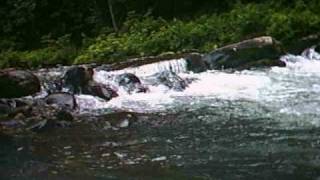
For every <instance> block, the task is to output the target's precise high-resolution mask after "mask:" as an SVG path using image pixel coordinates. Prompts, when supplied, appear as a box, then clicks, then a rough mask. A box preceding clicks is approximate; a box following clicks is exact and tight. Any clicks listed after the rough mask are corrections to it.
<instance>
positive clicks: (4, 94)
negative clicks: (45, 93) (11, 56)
mask: <svg viewBox="0 0 320 180" xmlns="http://www.w3.org/2000/svg"><path fill="white" fill-rule="evenodd" d="M40 89H41V86H40V81H39V79H38V78H37V76H35V75H34V74H32V73H31V72H29V71H23V70H15V69H7V70H0V98H20V97H24V96H29V95H33V94H35V93H37V92H39V91H40Z"/></svg>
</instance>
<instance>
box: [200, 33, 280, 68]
mask: <svg viewBox="0 0 320 180" xmlns="http://www.w3.org/2000/svg"><path fill="white" fill-rule="evenodd" d="M283 54H284V52H283V50H282V47H281V45H280V43H279V42H278V41H276V40H274V39H273V38H272V37H269V36H263V37H257V38H254V39H249V40H245V41H242V42H239V43H236V44H231V45H228V46H225V47H222V48H219V49H217V50H215V51H213V52H211V53H210V54H208V55H206V56H205V57H204V58H203V61H204V63H206V64H207V66H208V67H209V69H228V68H232V69H238V70H242V69H250V68H256V67H270V66H285V63H284V62H282V61H280V56H281V55H283Z"/></svg>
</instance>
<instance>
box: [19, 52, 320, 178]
mask: <svg viewBox="0 0 320 180" xmlns="http://www.w3.org/2000/svg"><path fill="white" fill-rule="evenodd" d="M281 60H282V61H285V62H286V65H287V66H286V67H272V68H266V69H256V70H244V71H236V72H234V71H233V72H230V71H218V70H210V71H206V72H202V73H192V72H190V71H188V69H187V64H186V61H185V60H184V59H177V60H172V61H165V62H160V63H155V64H149V65H144V66H140V67H135V68H127V69H123V70H119V71H104V70H99V69H96V70H95V73H94V74H95V75H94V80H95V81H97V82H100V83H105V84H107V83H110V81H109V79H110V75H113V74H121V73H124V72H130V73H133V74H135V75H136V76H138V77H139V78H140V79H141V81H142V83H143V84H145V85H146V86H148V88H149V92H147V93H137V94H128V93H126V92H125V91H122V90H121V89H119V97H117V98H114V99H112V100H111V101H108V102H107V101H104V100H102V99H99V98H96V97H93V96H89V95H78V96H77V97H76V98H77V101H78V103H79V105H80V113H81V114H83V116H103V115H106V118H107V119H113V117H112V116H111V117H109V116H107V114H108V113H109V112H111V111H112V110H114V111H117V112H130V113H133V114H134V116H135V118H136V123H132V124H131V125H130V126H129V128H128V129H125V130H121V129H120V130H110V129H108V128H107V129H106V128H104V130H101V129H103V128H99V127H101V126H102V125H101V124H102V122H101V121H97V122H96V121H95V122H92V123H91V125H90V126H89V125H88V126H85V127H86V128H85V127H83V125H82V126H79V127H76V128H75V131H77V133H70V132H72V130H63V131H62V132H56V133H55V135H57V136H56V137H58V138H56V139H55V138H48V139H47V140H46V142H43V141H41V140H39V141H36V142H33V143H31V144H32V145H33V146H40V145H41V146H42V148H43V149H45V150H43V149H42V150H43V151H41V150H39V151H40V152H39V153H40V154H41V153H42V155H44V157H50V158H47V160H43V159H41V158H37V155H34V154H32V156H31V157H33V158H36V159H37V161H36V162H37V163H39V164H40V165H41V163H44V162H45V164H46V167H47V168H48V169H50V170H51V168H52V169H54V170H52V172H53V174H52V177H58V178H63V177H74V178H75V177H87V178H89V179H90V178H101V179H192V178H197V179H288V180H289V179H290V180H291V179H315V180H317V179H320V54H318V53H317V52H315V51H314V50H313V49H309V50H308V51H305V52H304V53H302V55H298V56H296V55H286V56H283V57H282V58H281ZM165 70H170V71H173V72H175V73H177V74H178V75H179V76H180V77H182V78H187V79H192V83H190V84H189V86H188V87H187V88H186V89H185V90H184V91H182V92H176V91H174V90H170V89H168V88H167V87H165V86H161V85H158V86H156V85H152V84H148V83H149V82H150V81H149V80H150V78H151V79H152V77H153V75H154V74H155V73H157V72H161V71H165ZM59 73H60V72H56V71H52V72H51V75H59ZM116 116H117V115H116ZM130 117H131V115H130ZM116 119H117V118H116ZM129 120H130V119H129ZM123 123H124V124H123ZM128 123H129V122H126V121H124V122H122V125H123V127H126V126H127V125H128ZM130 123H131V122H130ZM88 124H90V123H88ZM92 124H95V126H92ZM89 127H90V128H89ZM102 127H104V126H102ZM79 131H80V132H79ZM68 132H69V133H70V134H72V135H70V134H68ZM63 133H66V134H65V135H61V134H63ZM75 136H76V137H75ZM62 139H63V141H62ZM59 140H61V141H59ZM47 142H48V143H47ZM18 143H19V142H18ZM19 145H20V144H19ZM46 148H47V149H46ZM40 149H41V148H40ZM48 149H50V150H48ZM52 154H54V156H52ZM39 156H40V157H42V156H41V155H39ZM33 160H34V159H33ZM17 161H19V162H20V161H24V160H17ZM66 161H67V162H68V163H66ZM26 162H28V161H26ZM38 166H39V165H38ZM52 166H53V167H54V168H53V167H52ZM32 172H33V171H32ZM50 172H51V171H50ZM50 172H49V174H50ZM59 174H60V175H59ZM40 177H42V176H40ZM49 177H50V176H49Z"/></svg>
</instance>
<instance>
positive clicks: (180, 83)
mask: <svg viewBox="0 0 320 180" xmlns="http://www.w3.org/2000/svg"><path fill="white" fill-rule="evenodd" d="M156 80H157V83H158V84H162V85H165V86H167V87H168V88H169V89H173V90H175V91H183V90H185V89H186V87H188V83H187V82H186V81H185V80H184V79H182V78H181V77H179V76H178V75H177V74H176V73H174V72H171V71H163V72H161V73H158V74H156Z"/></svg>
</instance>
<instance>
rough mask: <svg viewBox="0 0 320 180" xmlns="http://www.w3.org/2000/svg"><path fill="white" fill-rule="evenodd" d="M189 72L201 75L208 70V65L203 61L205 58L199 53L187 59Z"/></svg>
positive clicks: (192, 54) (190, 55)
mask: <svg viewBox="0 0 320 180" xmlns="http://www.w3.org/2000/svg"><path fill="white" fill-rule="evenodd" d="M185 59H186V61H187V69H188V71H192V72H194V73H200V72H204V71H206V70H208V68H209V67H208V65H207V64H206V63H205V62H204V61H203V56H202V55H201V54H199V53H191V54H189V55H187V56H186V57H185Z"/></svg>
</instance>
